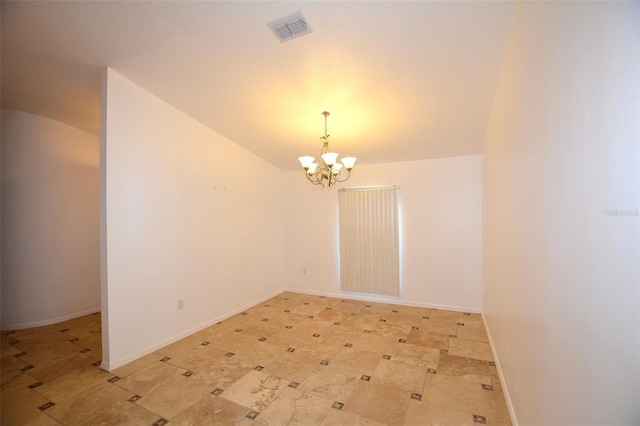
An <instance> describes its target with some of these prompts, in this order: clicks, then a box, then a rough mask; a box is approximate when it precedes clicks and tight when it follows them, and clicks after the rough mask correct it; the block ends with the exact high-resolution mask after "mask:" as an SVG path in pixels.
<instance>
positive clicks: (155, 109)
mask: <svg viewBox="0 0 640 426" xmlns="http://www.w3.org/2000/svg"><path fill="white" fill-rule="evenodd" d="M104 84H106V86H104V87H103V120H105V121H103V124H102V131H103V140H102V151H103V153H102V161H103V163H102V167H103V170H102V172H103V176H102V202H103V204H102V207H101V209H102V250H103V251H102V261H103V282H102V286H103V288H102V290H103V305H104V306H105V309H103V310H104V312H106V315H105V314H103V330H104V333H103V346H104V354H103V367H104V368H107V369H113V368H116V367H117V366H119V365H122V364H124V363H126V362H128V361H130V360H132V359H134V358H137V357H139V356H141V355H143V354H145V353H147V352H149V351H151V350H154V349H156V348H158V347H161V346H164V345H165V344H167V343H168V342H171V341H173V340H176V339H177V338H179V337H181V336H184V335H187V334H190V333H192V332H193V331H195V330H197V329H198V328H201V327H204V326H206V325H208V324H210V323H212V322H214V321H217V320H218V319H219V318H220V317H221V316H224V315H227V314H229V313H232V312H234V311H236V310H238V309H241V308H242V307H244V306H246V305H247V304H251V303H255V302H256V301H257V300H259V299H260V298H263V297H266V296H268V295H271V294H273V293H275V292H276V291H278V290H280V289H281V288H282V287H283V284H282V272H283V268H282V265H283V258H282V253H283V248H282V247H283V246H282V243H283V239H282V228H283V222H282V203H281V199H282V197H283V195H282V185H281V182H282V172H281V171H280V170H279V169H276V168H275V167H273V166H271V165H270V164H268V163H266V162H265V161H263V160H261V159H259V158H258V157H256V156H255V155H253V154H251V153H249V152H248V151H246V150H245V149H243V148H241V147H239V146H238V145H236V144H234V143H232V142H230V141H229V140H227V139H225V138H224V137H222V136H221V135H219V134H217V133H216V132H214V131H212V130H210V129H209V128H207V127H205V126H204V125H202V124H201V123H199V122H197V121H195V120H194V119H192V118H190V117H189V116H187V115H185V114H184V113H182V112H180V111H179V110H177V109H175V108H174V107H172V106H170V105H169V104H167V103H165V102H164V101H162V100H160V99H158V98H156V97H155V96H154V95H152V94H150V93H149V92H147V91H145V90H143V89H142V88H140V87H139V86H137V85H135V84H134V83H132V82H131V81H129V80H126V79H125V78H124V77H122V76H120V75H119V74H118V73H116V72H115V71H113V70H111V69H109V70H107V71H105V77H104V80H103V85H104ZM104 102H106V107H105V105H104ZM179 299H182V300H184V309H183V310H178V300H179Z"/></svg>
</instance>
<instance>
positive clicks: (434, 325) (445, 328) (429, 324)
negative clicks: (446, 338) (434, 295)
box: [420, 316, 462, 335]
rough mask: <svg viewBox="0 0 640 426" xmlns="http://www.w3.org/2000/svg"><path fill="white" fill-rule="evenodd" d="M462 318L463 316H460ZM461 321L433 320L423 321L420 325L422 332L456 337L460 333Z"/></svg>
mask: <svg viewBox="0 0 640 426" xmlns="http://www.w3.org/2000/svg"><path fill="white" fill-rule="evenodd" d="M460 318H462V316H460ZM459 321H460V320H459V319H450V318H432V317H430V318H429V319H423V320H422V322H421V323H420V330H424V331H428V332H432V333H442V334H446V335H455V334H456V333H457V332H458V322H459Z"/></svg>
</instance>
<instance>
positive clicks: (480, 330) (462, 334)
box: [457, 325, 489, 343]
mask: <svg viewBox="0 0 640 426" xmlns="http://www.w3.org/2000/svg"><path fill="white" fill-rule="evenodd" d="M457 336H458V339H464V340H473V341H476V342H484V343H488V342H489V339H488V338H487V333H486V332H485V331H484V327H472V326H468V325H463V326H458V332H457Z"/></svg>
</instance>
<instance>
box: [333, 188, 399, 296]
mask: <svg viewBox="0 0 640 426" xmlns="http://www.w3.org/2000/svg"><path fill="white" fill-rule="evenodd" d="M398 192H399V189H398V187H397V186H393V187H385V188H363V189H341V190H340V191H339V193H338V194H339V198H338V199H339V210H340V288H341V289H342V290H345V291H356V292H363V293H375V294H384V295H389V296H399V295H400V267H399V264H400V253H399V232H398Z"/></svg>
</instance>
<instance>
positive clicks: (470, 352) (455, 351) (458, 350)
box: [449, 339, 493, 361]
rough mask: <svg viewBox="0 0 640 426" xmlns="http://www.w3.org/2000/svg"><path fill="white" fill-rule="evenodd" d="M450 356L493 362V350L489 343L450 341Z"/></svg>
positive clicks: (461, 340)
mask: <svg viewBox="0 0 640 426" xmlns="http://www.w3.org/2000/svg"><path fill="white" fill-rule="evenodd" d="M449 354H450V355H458V356H463V357H466V358H474V359H481V360H484V361H493V356H492V355H491V348H490V347H489V344H488V343H482V342H473V341H471V340H463V339H450V340H449Z"/></svg>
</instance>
